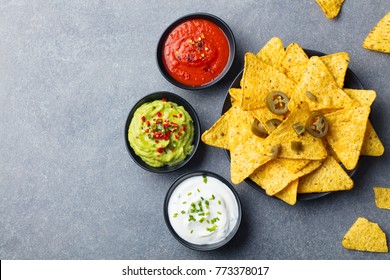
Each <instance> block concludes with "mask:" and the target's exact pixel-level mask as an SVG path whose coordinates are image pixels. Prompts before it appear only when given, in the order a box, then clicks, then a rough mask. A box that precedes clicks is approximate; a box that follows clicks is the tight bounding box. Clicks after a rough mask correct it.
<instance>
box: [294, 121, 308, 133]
mask: <svg viewBox="0 0 390 280" xmlns="http://www.w3.org/2000/svg"><path fill="white" fill-rule="evenodd" d="M292 127H293V129H294V131H295V133H296V134H297V135H301V134H302V133H304V132H305V127H304V126H303V125H302V124H301V123H300V122H297V123H294V124H293V126H292Z"/></svg>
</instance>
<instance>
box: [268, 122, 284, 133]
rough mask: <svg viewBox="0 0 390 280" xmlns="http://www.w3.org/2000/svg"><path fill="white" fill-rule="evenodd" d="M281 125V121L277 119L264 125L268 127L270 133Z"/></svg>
mask: <svg viewBox="0 0 390 280" xmlns="http://www.w3.org/2000/svg"><path fill="white" fill-rule="evenodd" d="M281 123H282V121H281V120H278V119H270V120H268V121H267V122H266V123H265V124H266V125H267V126H268V129H269V131H270V132H272V131H274V130H275V128H277V127H278V126H279V125H280V124H281Z"/></svg>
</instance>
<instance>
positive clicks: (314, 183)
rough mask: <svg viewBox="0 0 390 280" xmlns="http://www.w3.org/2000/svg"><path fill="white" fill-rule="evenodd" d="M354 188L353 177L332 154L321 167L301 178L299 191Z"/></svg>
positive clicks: (329, 190) (328, 190) (311, 191)
mask: <svg viewBox="0 0 390 280" xmlns="http://www.w3.org/2000/svg"><path fill="white" fill-rule="evenodd" d="M352 188H353V181H352V179H351V178H350V177H349V175H348V174H347V173H346V172H345V171H344V169H343V168H342V167H341V166H340V164H339V163H338V162H337V161H336V160H335V159H334V158H333V157H332V156H328V157H327V158H326V160H325V161H324V162H323V163H322V165H321V167H319V168H318V169H316V170H315V171H313V172H312V173H310V174H308V175H306V176H304V177H302V178H300V179H299V185H298V193H313V192H332V191H346V190H350V189H352Z"/></svg>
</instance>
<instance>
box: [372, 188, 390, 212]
mask: <svg viewBox="0 0 390 280" xmlns="http://www.w3.org/2000/svg"><path fill="white" fill-rule="evenodd" d="M374 193H375V204H376V206H377V207H378V208H382V209H388V210H390V189H387V188H381V187H374Z"/></svg>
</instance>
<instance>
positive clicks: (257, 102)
mask: <svg viewBox="0 0 390 280" xmlns="http://www.w3.org/2000/svg"><path fill="white" fill-rule="evenodd" d="M294 87H295V83H294V82H293V81H291V80H290V79H289V78H287V76H286V75H284V74H283V73H281V72H279V71H278V70H276V69H275V68H273V67H272V66H269V65H268V64H265V63H264V62H262V61H261V60H260V59H259V58H257V57H256V56H255V55H254V54H253V53H246V54H245V66H244V73H243V79H242V100H241V108H242V109H244V110H253V109H257V108H261V107H265V106H266V101H265V99H266V97H267V95H268V94H269V93H271V92H272V91H281V92H284V93H285V94H286V95H287V96H290V95H291V93H292V91H293V89H294Z"/></svg>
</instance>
